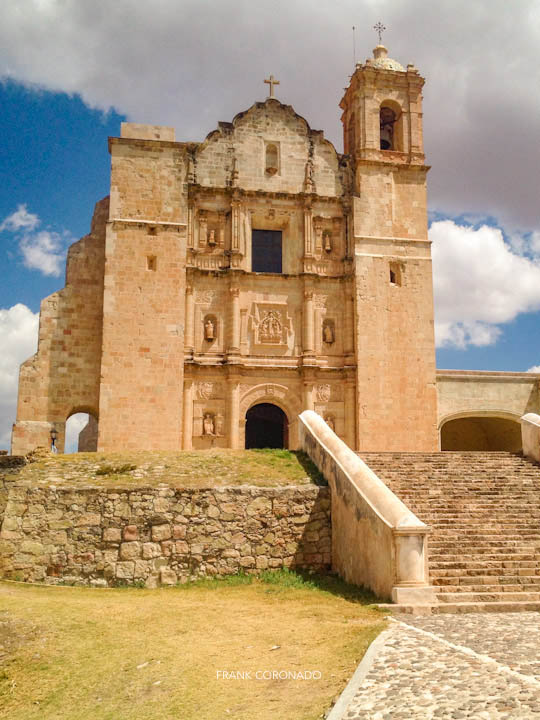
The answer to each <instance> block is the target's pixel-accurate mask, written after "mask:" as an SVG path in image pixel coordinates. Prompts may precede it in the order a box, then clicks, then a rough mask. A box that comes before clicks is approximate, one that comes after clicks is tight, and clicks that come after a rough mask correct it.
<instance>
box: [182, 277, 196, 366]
mask: <svg viewBox="0 0 540 720" xmlns="http://www.w3.org/2000/svg"><path fill="white" fill-rule="evenodd" d="M194 313H195V303H194V300H193V287H192V286H191V285H188V286H187V287H186V329H185V341H184V342H185V345H184V350H185V352H186V354H187V355H188V356H190V357H193V350H194V349H195V340H194V336H193V318H194Z"/></svg>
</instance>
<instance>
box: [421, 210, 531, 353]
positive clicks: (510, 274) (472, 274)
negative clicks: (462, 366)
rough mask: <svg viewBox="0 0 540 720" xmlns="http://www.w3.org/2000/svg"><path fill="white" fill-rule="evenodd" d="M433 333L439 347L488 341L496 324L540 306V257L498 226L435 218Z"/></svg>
mask: <svg viewBox="0 0 540 720" xmlns="http://www.w3.org/2000/svg"><path fill="white" fill-rule="evenodd" d="M429 236H430V239H431V240H432V241H433V246H432V252H433V286H434V295H435V319H436V322H435V334H436V339H437V345H438V346H439V347H445V346H455V347H459V348H465V347H466V346H467V345H476V346H483V345H492V344H493V343H495V342H496V341H497V338H498V337H499V336H500V334H501V328H500V325H502V324H504V323H508V322H510V321H512V320H513V319H514V318H515V317H517V316H518V315H519V314H520V313H526V312H533V311H537V310H539V309H540V260H539V259H538V258H536V257H531V256H530V254H529V250H530V242H525V243H524V244H522V246H521V251H522V252H521V254H520V253H519V252H517V251H516V245H517V244H516V243H515V242H514V243H513V244H511V243H509V242H505V238H504V235H503V233H502V231H501V229H500V228H496V227H491V226H489V225H482V226H480V227H476V228H475V227H470V226H467V225H459V224H457V223H455V222H454V221H452V220H444V221H438V222H433V223H432V224H431V227H430V230H429Z"/></svg>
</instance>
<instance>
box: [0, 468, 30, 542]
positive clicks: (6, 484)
mask: <svg viewBox="0 0 540 720" xmlns="http://www.w3.org/2000/svg"><path fill="white" fill-rule="evenodd" d="M25 463H26V460H25V459H24V458H23V457H19V456H17V455H0V528H1V527H2V521H3V519H4V512H5V510H6V505H7V501H8V495H9V491H10V490H11V488H12V486H13V484H14V483H15V482H16V480H17V479H18V476H19V470H20V469H21V467H22V466H23V465H24V464H25Z"/></svg>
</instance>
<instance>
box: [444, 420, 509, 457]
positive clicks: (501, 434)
mask: <svg viewBox="0 0 540 720" xmlns="http://www.w3.org/2000/svg"><path fill="white" fill-rule="evenodd" d="M521 449H522V445H521V425H520V424H519V422H517V420H511V419H509V418H502V417H484V416H470V417H462V418H455V419H454V420H448V421H447V422H445V423H444V425H443V426H442V427H441V450H464V451H466V450H469V451H483V452H490V451H491V452H496V451H506V452H520V451H521Z"/></svg>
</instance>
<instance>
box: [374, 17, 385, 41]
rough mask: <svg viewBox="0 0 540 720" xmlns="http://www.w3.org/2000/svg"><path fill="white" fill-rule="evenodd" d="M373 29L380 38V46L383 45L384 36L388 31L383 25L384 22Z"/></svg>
mask: <svg viewBox="0 0 540 720" xmlns="http://www.w3.org/2000/svg"><path fill="white" fill-rule="evenodd" d="M373 29H374V30H375V32H376V33H377V34H378V36H379V45H382V34H383V32H384V31H385V30H386V27H385V26H384V25H383V24H382V22H380V21H379V22H378V23H377V24H376V25H374V26H373Z"/></svg>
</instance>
